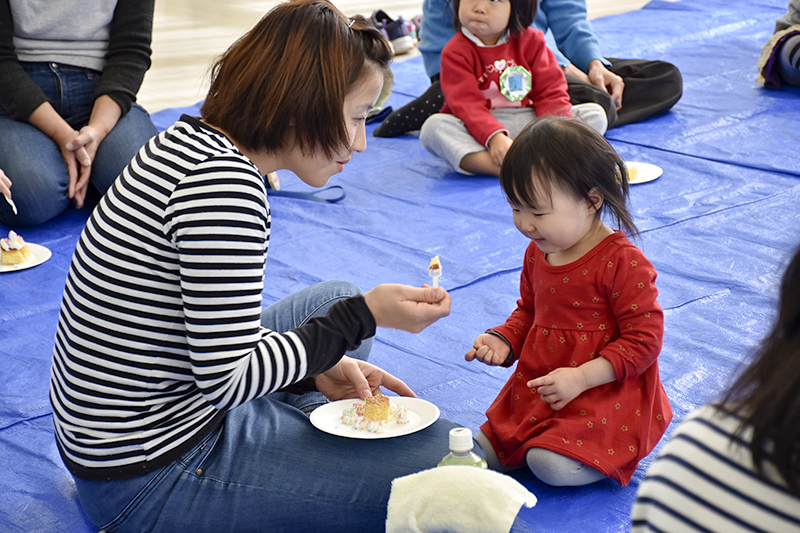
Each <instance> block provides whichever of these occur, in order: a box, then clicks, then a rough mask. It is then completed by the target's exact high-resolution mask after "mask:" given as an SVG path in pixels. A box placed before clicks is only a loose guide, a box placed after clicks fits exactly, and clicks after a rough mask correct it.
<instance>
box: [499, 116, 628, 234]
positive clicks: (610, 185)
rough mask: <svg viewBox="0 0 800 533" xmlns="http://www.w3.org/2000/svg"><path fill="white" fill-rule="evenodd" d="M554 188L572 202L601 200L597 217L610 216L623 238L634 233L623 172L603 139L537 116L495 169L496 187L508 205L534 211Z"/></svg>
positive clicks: (572, 123) (573, 124)
mask: <svg viewBox="0 0 800 533" xmlns="http://www.w3.org/2000/svg"><path fill="white" fill-rule="evenodd" d="M553 184H555V185H556V186H557V187H560V188H561V190H563V191H564V192H566V193H569V194H572V195H574V196H575V197H576V198H585V199H586V200H589V201H591V199H590V197H589V191H591V190H592V189H594V190H595V192H596V193H597V194H599V195H600V196H602V197H603V203H602V205H601V206H600V208H599V209H598V214H601V215H602V214H604V213H605V212H610V214H611V216H612V217H613V219H614V220H615V221H616V223H617V227H618V228H619V229H624V230H625V232H626V234H627V235H628V236H629V237H635V236H638V235H639V229H638V228H637V227H636V224H634V223H633V218H632V217H631V215H630V213H629V212H628V206H627V202H628V173H627V171H626V170H625V163H624V162H623V160H622V158H621V157H620V156H619V155H618V154H617V152H615V151H614V148H612V147H611V145H610V144H608V141H607V140H606V139H605V138H604V137H603V136H602V135H600V134H599V133H597V132H596V131H594V130H593V129H592V128H590V127H589V126H587V125H586V124H585V123H583V122H581V121H580V120H577V119H570V118H563V117H552V116H549V117H542V118H539V119H537V120H535V121H533V122H532V123H531V124H528V125H527V126H526V127H525V129H523V130H522V132H521V133H520V134H519V136H517V138H516V139H514V142H513V143H512V145H511V148H509V149H508V153H507V154H506V157H505V159H504V160H503V165H502V166H501V167H500V185H502V187H503V191H505V193H506V197H507V198H508V201H509V203H511V204H512V205H520V206H523V205H524V206H529V207H532V208H534V209H536V208H538V207H539V206H538V205H537V202H538V201H539V200H537V199H541V198H550V197H551V196H550V195H551V188H552V186H553Z"/></svg>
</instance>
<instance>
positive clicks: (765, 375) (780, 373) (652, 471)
mask: <svg viewBox="0 0 800 533" xmlns="http://www.w3.org/2000/svg"><path fill="white" fill-rule="evenodd" d="M631 531H632V532H635V533H644V532H648V531H652V532H660V531H669V532H672V533H683V532H699V531H703V532H720V533H723V532H724V533H738V532H756V531H761V532H766V531H770V532H775V533H791V532H795V533H798V532H800V249H799V250H798V251H797V252H796V254H795V256H794V259H792V261H791V263H790V264H789V267H788V268H787V270H786V273H785V274H784V277H783V283H782V285H781V290H780V302H779V307H778V318H777V321H776V323H775V325H774V326H773V328H772V331H771V332H770V333H769V334H768V335H767V337H766V338H765V339H764V341H763V342H762V343H761V345H760V347H759V348H758V350H757V351H756V355H755V358H754V360H753V362H752V363H751V364H750V365H749V366H748V367H747V368H746V369H745V370H744V371H743V372H742V374H741V375H740V376H738V377H737V379H736V380H735V381H734V383H733V385H732V387H731V388H730V389H729V391H728V392H727V394H726V395H725V397H724V398H723V401H722V402H719V403H715V404H710V405H706V406H703V407H701V408H700V409H699V410H697V411H695V412H694V413H692V414H691V415H690V416H689V417H687V419H686V420H684V421H683V422H682V423H681V425H680V426H678V428H677V429H676V430H675V433H674V434H673V436H672V438H671V439H670V441H669V442H668V443H667V444H666V445H665V446H664V449H663V450H662V451H661V454H660V455H659V457H658V459H657V460H656V461H655V462H654V463H653V464H652V465H651V466H650V468H649V469H648V471H647V477H646V478H645V480H644V481H643V482H642V485H641V487H639V493H638V499H637V501H636V504H635V505H634V507H633V514H632V528H631Z"/></svg>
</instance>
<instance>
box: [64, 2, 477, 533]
mask: <svg viewBox="0 0 800 533" xmlns="http://www.w3.org/2000/svg"><path fill="white" fill-rule="evenodd" d="M391 57H392V52H391V48H390V47H389V43H388V42H387V41H386V39H385V38H384V37H383V36H382V35H381V34H380V32H378V30H377V29H375V28H374V27H373V26H372V25H371V24H370V23H369V21H367V20H366V19H364V18H363V17H356V18H355V19H347V18H346V17H344V16H343V15H342V14H341V13H340V12H339V11H338V10H336V8H334V7H333V6H332V5H331V4H330V3H329V2H328V1H327V0H294V1H292V2H289V3H285V4H279V5H278V6H277V7H275V8H274V9H273V10H271V11H270V12H269V13H268V14H267V15H266V16H265V17H264V18H263V19H262V20H261V21H260V22H259V23H258V24H257V25H256V26H255V27H254V28H253V29H252V30H251V31H250V32H248V33H247V34H246V35H245V36H243V37H242V38H241V39H239V40H238V41H237V42H236V43H234V44H233V45H232V46H231V47H230V48H229V49H228V51H227V52H225V53H224V54H223V55H222V56H221V57H220V59H219V60H218V61H217V62H216V64H215V65H214V66H213V68H212V71H211V85H210V88H209V92H208V95H207V97H206V99H205V102H204V103H203V106H202V107H201V110H200V114H201V116H200V117H190V116H187V115H184V116H182V117H181V118H180V119H179V120H178V121H177V122H176V123H175V124H174V125H173V126H171V127H170V128H168V129H167V130H165V131H164V132H162V133H160V134H159V135H157V136H156V137H154V138H153V139H151V140H150V141H148V143H147V144H146V145H145V146H144V147H143V148H142V149H141V150H140V151H139V153H138V154H137V155H136V158H135V159H134V160H133V161H132V162H131V164H130V165H128V166H127V167H126V168H125V169H124V170H123V171H122V173H121V175H120V177H119V178H118V179H117V181H115V182H114V184H113V186H112V187H111V188H110V189H109V191H108V192H107V193H106V195H105V196H104V197H103V198H102V199H101V200H100V203H99V204H98V206H97V207H96V208H95V211H94V213H93V214H92V216H91V217H90V218H89V221H88V222H87V224H86V228H85V229H84V231H83V233H82V234H81V238H80V239H79V241H78V244H77V247H76V250H75V254H74V256H73V260H72V265H71V268H70V271H69V275H68V276H67V281H66V288H65V290H64V298H63V304H62V312H61V313H60V315H59V323H58V327H57V334H56V341H55V347H54V350H53V365H52V378H51V387H50V397H51V401H52V404H53V419H54V423H55V434H56V440H57V443H58V447H59V451H60V452H61V457H62V460H63V461H64V464H65V465H66V466H67V468H68V469H69V471H70V472H71V473H72V475H73V478H74V480H75V485H76V487H77V493H78V496H79V498H80V502H81V506H82V508H83V510H84V511H85V513H86V515H87V516H88V518H89V520H91V522H92V523H94V524H95V525H96V526H97V527H99V528H103V529H106V530H109V531H114V532H115V533H125V532H140V531H168V532H174V531H189V532H192V533H201V532H206V531H207V532H215V533H216V532H220V531H284V532H285V531H300V532H306V531H326V532H332V531H347V532H354V531H359V532H368V531H383V530H384V524H385V520H386V512H387V511H386V509H387V504H388V500H389V493H390V488H391V482H392V480H393V479H395V478H397V477H401V476H405V475H408V474H411V473H415V472H418V471H420V470H424V469H428V468H431V467H434V466H436V464H437V463H438V462H439V460H440V459H441V458H442V457H443V456H444V455H445V454H446V453H447V450H448V441H449V435H448V433H449V430H450V429H451V428H453V427H454V424H453V423H451V422H448V421H446V420H443V419H439V420H437V421H435V422H434V423H433V424H432V425H430V426H429V427H426V428H424V429H422V430H420V431H418V432H416V433H412V434H410V435H405V436H398V437H394V438H391V439H380V440H366V439H364V440H362V439H347V438H342V437H339V436H334V435H330V434H328V433H326V432H323V431H320V430H318V429H317V428H315V427H314V426H313V425H312V424H311V422H310V421H309V418H308V415H307V411H309V410H311V409H313V408H314V406H315V405H316V404H317V403H318V402H319V401H320V400H321V399H322V400H323V401H327V400H325V398H327V399H330V400H339V399H347V398H366V397H368V396H370V395H376V394H378V393H379V392H380V391H381V389H382V388H383V389H386V390H387V391H394V392H396V393H398V394H399V395H402V396H413V392H412V391H411V389H410V388H409V387H408V386H407V385H406V384H405V383H403V382H402V381H401V380H400V379H398V378H397V377H394V376H392V375H390V374H389V373H387V372H385V371H383V370H382V369H380V368H378V367H376V366H374V365H372V364H370V363H368V362H366V358H367V355H368V353H369V350H370V345H371V342H370V341H371V338H372V336H373V335H374V334H375V329H376V327H378V326H381V327H390V328H396V329H402V330H406V331H410V332H419V331H421V330H422V329H424V328H425V327H426V326H428V325H429V324H431V323H433V322H434V321H436V320H438V319H439V318H441V317H443V316H446V315H447V314H449V312H450V296H449V295H448V294H447V292H446V291H445V290H444V289H442V288H441V287H437V288H433V287H427V286H423V287H411V286H407V285H398V284H383V285H378V286H377V287H375V288H373V289H372V290H370V291H367V292H366V293H364V294H361V291H360V290H359V289H358V288H357V287H355V286H354V285H352V284H351V283H347V282H326V283H320V284H317V285H313V286H311V287H307V288H305V289H303V290H301V291H299V292H297V293H295V294H292V295H290V296H288V297H286V298H284V299H282V300H280V301H278V302H277V303H275V304H273V305H270V306H268V307H267V308H265V309H262V307H261V306H262V294H263V291H264V286H265V279H266V280H269V279H270V278H269V276H268V274H266V275H265V272H267V273H268V272H269V271H268V270H267V269H268V268H269V265H268V264H267V263H266V255H267V248H268V245H269V241H270V231H271V225H272V219H271V216H270V210H269V203H268V201H269V199H268V197H267V191H266V187H265V184H264V178H263V176H264V175H266V174H268V173H270V172H273V171H277V170H280V169H287V170H290V171H292V172H293V173H294V174H296V175H297V176H298V177H299V178H300V179H301V180H302V181H303V182H305V183H306V184H308V185H311V186H313V187H322V186H324V185H325V184H326V183H327V182H328V180H329V179H330V177H331V176H332V175H334V174H336V173H338V172H341V171H342V168H343V167H344V165H346V164H347V163H348V162H349V161H350V159H351V157H353V156H354V153H356V152H361V151H363V150H364V149H365V148H366V131H365V127H364V123H365V119H366V117H367V115H368V113H369V111H370V109H371V108H372V107H373V106H374V105H375V102H376V100H377V99H378V95H379V94H380V92H381V88H382V87H383V83H384V79H385V76H386V75H387V73H388V70H389V61H390V59H391ZM309 395H310V396H309ZM323 396H324V397H323ZM481 450H482V449H481Z"/></svg>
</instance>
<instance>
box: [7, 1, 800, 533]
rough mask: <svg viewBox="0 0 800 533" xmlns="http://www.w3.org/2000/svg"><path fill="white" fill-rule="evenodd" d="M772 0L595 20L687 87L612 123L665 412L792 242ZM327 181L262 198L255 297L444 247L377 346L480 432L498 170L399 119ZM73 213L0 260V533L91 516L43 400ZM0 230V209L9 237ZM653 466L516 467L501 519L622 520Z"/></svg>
mask: <svg viewBox="0 0 800 533" xmlns="http://www.w3.org/2000/svg"><path fill="white" fill-rule="evenodd" d="M786 4H787V2H786V1H785V0H769V1H767V0H760V1H753V0H732V1H728V0H679V1H678V2H674V3H673V2H662V1H653V2H651V3H650V4H648V5H647V6H646V7H645V8H644V9H642V10H640V11H635V12H631V13H626V14H622V15H615V16H610V17H605V18H601V19H597V20H594V21H593V26H594V29H595V31H596V33H597V35H598V36H599V38H600V40H601V43H602V45H603V50H604V52H605V53H606V54H607V55H608V56H610V57H637V58H647V59H663V60H666V61H669V62H672V63H674V64H675V65H677V66H678V67H679V68H680V70H681V72H682V73H683V77H684V95H683V98H682V99H681V100H680V101H679V102H678V103H677V104H676V105H675V107H674V108H673V109H672V110H671V111H670V112H668V113H666V114H664V115H662V116H659V117H655V118H652V119H650V120H647V121H645V122H642V123H639V124H632V125H627V126H623V127H620V128H618V129H613V130H610V131H609V132H608V133H607V134H606V137H607V138H608V139H609V140H610V141H611V142H612V144H613V145H614V147H615V148H616V149H617V150H618V151H619V153H620V154H621V155H622V156H623V157H624V158H625V159H626V160H629V161H641V162H646V163H653V164H656V165H658V166H660V167H661V168H662V169H663V170H664V173H663V175H662V176H661V177H659V178H658V179H656V180H655V181H652V182H649V183H644V184H640V185H635V186H633V187H632V193H631V200H632V205H633V212H634V214H635V219H636V223H637V225H638V226H639V228H640V229H641V230H642V236H641V239H640V241H638V244H639V246H640V247H641V248H642V249H643V250H644V252H645V253H646V254H647V255H648V257H649V258H650V259H651V260H652V262H653V263H654V265H655V266H656V269H657V270H658V272H659V277H658V282H657V284H658V287H659V291H660V296H659V301H660V303H661V306H662V307H663V308H664V311H665V317H666V334H665V339H664V348H663V351H662V353H661V356H660V359H659V361H660V363H659V364H660V369H661V375H662V379H663V382H664V385H665V387H666V389H667V393H668V395H669V398H670V401H671V402H672V407H673V410H674V412H675V422H678V421H680V420H681V419H682V418H683V417H684V416H685V415H686V414H687V413H688V412H690V411H691V410H693V409H694V408H696V407H697V406H699V405H700V404H702V403H704V402H706V401H707V400H709V399H711V398H713V397H714V396H715V394H717V393H718V392H719V391H720V390H721V389H723V388H724V387H725V386H726V385H727V384H728V383H729V380H730V376H731V374H732V373H733V372H736V370H737V368H738V367H739V365H740V364H741V363H742V362H744V361H747V359H748V355H749V353H750V352H751V350H752V348H753V346H754V345H755V344H756V343H757V342H758V341H759V339H760V338H761V336H762V335H763V334H764V333H765V332H766V331H767V329H768V328H769V326H770V322H771V320H772V319H773V318H774V308H775V302H776V296H777V284H778V281H779V278H780V275H781V274H782V270H783V268H784V266H785V264H786V262H787V260H788V257H789V256H790V254H791V253H792V252H793V250H794V249H795V247H796V246H797V245H798V244H800V207H798V206H800V156H799V155H798V147H800V89H798V88H785V89H782V90H780V91H774V90H768V89H764V88H762V87H761V86H760V85H758V84H757V83H756V82H755V81H754V80H755V76H756V61H757V59H758V56H759V53H760V51H761V47H762V46H763V44H764V42H766V40H767V39H768V38H769V36H770V35H771V34H772V30H773V28H774V24H775V19H776V18H778V17H779V16H781V15H782V14H783V13H784V12H785V10H786ZM394 70H395V74H396V78H397V80H396V85H395V88H394V92H393V94H392V97H391V98H390V100H389V102H388V105H391V106H393V107H394V108H395V109H397V108H399V107H400V106H402V105H403V104H405V103H406V102H408V101H410V100H411V99H412V98H413V97H414V96H416V95H418V94H420V93H421V92H422V91H423V90H424V89H425V88H426V87H427V85H428V79H427V77H426V76H425V72H424V69H423V67H422V61H421V60H420V58H414V59H411V60H408V61H403V62H399V63H397V64H395V65H394ZM196 110H197V107H196V106H194V107H191V108H188V109H187V110H178V109H172V110H166V111H163V112H159V113H156V114H155V115H154V117H153V118H154V120H155V121H156V124H157V125H158V126H159V128H160V129H163V128H165V127H167V126H168V125H170V124H171V123H172V122H173V121H174V120H175V119H176V118H177V117H178V115H179V113H180V112H182V111H188V112H190V113H191V112H196ZM372 128H374V125H373V126H370V127H369V129H370V131H371V129H372ZM280 177H281V182H282V188H283V189H284V190H290V191H311V189H310V188H309V187H307V186H305V185H304V184H302V183H300V182H299V180H297V178H296V177H294V176H292V175H291V174H288V173H286V174H281V175H280ZM12 179H13V176H12ZM331 184H332V185H340V186H341V187H343V188H344V191H345V192H346V193H347V197H346V198H345V199H344V200H342V201H341V202H339V203H336V204H325V203H316V202H309V201H306V200H301V199H295V198H286V197H273V198H272V199H271V202H270V203H271V209H272V215H273V226H272V227H273V231H272V236H271V240H270V244H271V245H270V251H269V263H268V268H267V274H268V277H267V280H266V288H265V290H264V300H265V303H271V302H273V301H276V300H278V299H280V298H282V297H283V296H286V295H287V294H290V293H292V292H294V291H296V290H298V289H300V288H302V287H306V286H308V285H311V284H313V283H316V282H319V281H323V280H327V279H345V280H349V281H353V282H355V283H357V284H359V285H360V286H362V287H363V288H365V289H369V288H371V287H373V286H374V285H376V284H379V283H383V282H398V283H407V284H412V285H420V284H422V283H426V282H428V281H429V280H430V278H429V277H428V275H427V266H428V262H429V260H430V258H431V257H432V256H434V255H439V256H440V257H441V259H442V264H443V274H444V275H443V277H442V278H441V280H440V281H441V283H442V285H443V286H444V287H445V288H447V289H448V290H449V291H450V293H451V295H452V298H453V306H452V312H451V315H450V316H449V317H447V318H445V319H442V320H440V321H439V322H438V323H436V324H434V325H432V326H431V327H429V328H428V329H427V330H425V331H424V332H422V333H421V334H419V335H412V334H409V333H404V332H399V331H393V330H381V331H379V332H378V334H377V338H376V343H375V346H374V350H373V355H372V357H371V360H372V361H373V362H375V363H376V364H378V365H380V366H382V367H384V368H386V369H387V370H389V371H390V372H393V373H394V374H396V375H398V376H400V377H401V378H402V379H404V380H405V381H406V382H407V383H408V384H409V385H410V386H411V387H412V388H413V389H414V390H415V391H416V393H417V394H418V395H419V396H420V397H421V398H424V399H426V400H429V401H431V402H433V403H434V404H436V405H437V406H439V408H440V409H441V412H442V416H443V417H445V418H448V419H450V420H453V421H457V422H459V423H461V424H463V425H464V426H467V427H469V428H471V429H472V430H473V431H476V430H477V428H478V427H479V426H480V424H481V423H482V422H483V421H484V412H485V410H486V408H487V407H488V406H489V404H490V403H491V401H492V400H493V399H494V397H495V395H496V394H497V392H498V391H499V390H500V388H501V387H502V385H503V384H504V383H505V381H506V378H507V377H508V375H509V373H510V372H511V370H510V369H502V368H489V367H487V366H485V365H482V364H478V363H466V362H465V361H464V359H463V355H464V353H465V352H466V351H467V350H468V349H469V347H470V345H471V343H472V340H473V339H474V337H475V335H476V334H478V333H479V332H482V331H484V330H485V329H486V328H487V327H489V326H493V325H497V324H500V323H502V322H503V321H504V320H505V318H506V317H507V315H508V313H510V311H511V310H513V308H514V305H515V302H516V299H517V296H518V293H517V291H518V280H519V272H520V266H521V261H522V254H523V252H524V250H525V247H526V245H527V242H526V240H525V238H524V237H523V236H522V235H520V234H519V233H518V232H517V230H516V229H515V228H514V225H513V222H512V218H511V212H510V210H509V208H508V205H507V203H506V201H505V199H504V197H503V194H502V192H501V190H500V188H499V186H498V183H497V180H496V179H494V178H484V177H464V176H460V175H457V174H456V173H454V172H452V171H451V170H450V169H449V168H448V166H447V165H446V164H445V163H444V162H443V161H440V160H438V159H437V158H435V157H434V156H432V155H430V154H428V153H427V152H426V151H425V150H424V149H423V148H422V146H421V145H420V143H419V140H418V139H417V138H416V137H414V136H412V135H407V136H402V137H398V138H394V139H380V138H373V137H371V136H370V138H369V146H368V148H367V151H366V152H365V153H363V154H355V155H354V157H353V161H352V162H351V163H350V164H349V165H347V169H346V170H345V172H344V173H342V174H340V175H338V176H336V177H334V178H333V180H332V181H331ZM87 216H88V211H87V210H81V211H76V210H70V211H68V212H66V213H65V214H64V215H62V216H61V217H59V218H58V219H56V220H54V221H53V222H51V223H49V224H47V225H44V226H42V227H38V228H30V229H27V230H23V231H21V233H22V235H23V236H24V237H25V238H26V240H28V241H29V242H32V243H37V244H42V245H44V246H47V247H48V248H49V249H50V250H52V252H53V256H52V258H51V259H50V260H48V261H47V262H45V263H44V264H42V265H40V266H37V267H35V268H31V269H28V270H21V271H18V272H13V273H4V274H0V326H2V331H3V336H2V342H0V361H2V364H0V383H2V385H0V390H2V395H1V396H0V530H2V531H8V532H26V533H28V532H77V533H83V532H90V531H93V527H92V526H91V524H90V523H89V522H88V520H87V519H86V518H85V516H84V515H83V513H82V512H81V510H80V507H79V505H78V502H77V497H76V493H75V487H74V483H73V482H72V479H71V477H70V476H69V474H68V472H67V471H66V469H65V468H64V467H63V465H62V463H61V460H60V458H59V456H58V453H57V451H56V446H55V443H54V440H53V434H52V421H51V408H50V404H49V400H48V379H49V371H50V357H51V353H52V344H53V336H54V333H55V325H56V322H57V317H58V311H59V306H60V301H61V292H62V290H63V285H64V279H65V277H66V271H67V268H68V266H69V262H70V258H71V255H72V251H73V249H74V246H75V243H76V241H77V238H78V235H79V233H80V230H81V229H82V227H83V224H84V223H85V220H86V217H87ZM8 229H9V228H5V227H2V226H0V232H2V233H3V234H7V232H8ZM675 422H673V424H672V426H671V427H670V431H671V430H672V428H674V426H675ZM667 436H668V435H667ZM662 442H663V441H662ZM657 451H658V449H657V450H656V452H657ZM648 465H649V459H648V460H645V461H644V462H643V463H642V464H641V465H640V468H639V470H638V471H637V472H636V474H635V476H634V478H633V480H632V482H631V484H630V485H628V486H627V487H624V488H623V487H620V486H619V485H618V484H617V483H616V482H614V481H605V482H599V483H596V484H594V485H591V486H588V487H582V488H553V487H549V486H546V485H544V484H542V483H541V482H539V481H538V480H536V479H535V478H533V476H532V475H530V474H526V473H525V472H520V473H518V474H515V477H516V478H517V479H518V480H520V481H521V482H522V483H523V484H524V485H525V486H526V487H528V488H529V489H530V490H531V491H532V492H533V493H534V494H535V495H536V496H537V498H538V499H539V503H538V504H537V505H536V506H535V507H533V508H532V509H523V510H522V511H521V513H520V515H519V517H518V519H517V521H516V523H515V525H514V528H513V531H515V532H533V531H535V532H537V533H547V532H554V533H555V532H559V533H569V532H576V533H577V532H580V533H585V532H586V531H600V532H623V531H627V530H628V516H629V512H630V508H631V505H632V503H633V501H634V498H635V494H636V489H637V486H638V485H639V483H640V482H641V479H642V477H643V475H644V473H645V470H646V468H647V466H648Z"/></svg>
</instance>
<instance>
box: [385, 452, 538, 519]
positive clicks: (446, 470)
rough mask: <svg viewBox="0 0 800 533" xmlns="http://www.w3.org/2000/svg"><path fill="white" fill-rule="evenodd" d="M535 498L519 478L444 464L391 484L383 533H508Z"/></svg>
mask: <svg viewBox="0 0 800 533" xmlns="http://www.w3.org/2000/svg"><path fill="white" fill-rule="evenodd" d="M522 505H525V507H533V506H534V505H536V496H534V495H533V494H531V493H530V492H529V491H528V490H527V489H526V488H525V487H523V486H522V485H521V484H520V483H519V482H518V481H517V480H515V479H514V478H512V477H509V476H506V475H504V474H500V473H499V472H495V471H493V470H484V469H483V468H476V467H474V466H442V467H437V468H431V469H430V470H423V471H422V472H419V473H417V474H411V475H410V476H404V477H399V478H397V479H395V480H394V481H392V492H391V494H390V495H389V509H388V512H387V517H386V533H443V532H458V533H473V532H474V533H508V532H509V531H511V526H512V525H513V524H514V518H516V516H517V514H518V513H519V510H520V508H521V507H522Z"/></svg>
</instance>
